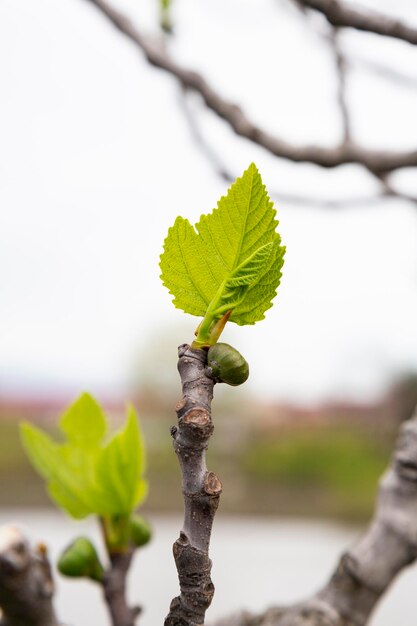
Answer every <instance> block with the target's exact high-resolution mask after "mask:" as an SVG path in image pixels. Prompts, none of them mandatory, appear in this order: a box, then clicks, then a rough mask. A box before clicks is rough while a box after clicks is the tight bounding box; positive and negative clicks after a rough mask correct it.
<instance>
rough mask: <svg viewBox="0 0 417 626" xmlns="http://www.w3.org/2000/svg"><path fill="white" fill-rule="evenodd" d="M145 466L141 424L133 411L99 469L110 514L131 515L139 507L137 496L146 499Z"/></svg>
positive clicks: (103, 453)
mask: <svg viewBox="0 0 417 626" xmlns="http://www.w3.org/2000/svg"><path fill="white" fill-rule="evenodd" d="M144 462H145V459H144V447H143V440H142V437H141V434H140V431H139V426H138V420H137V417H136V413H135V411H134V409H133V408H132V407H130V408H129V411H128V416H127V420H126V424H125V426H124V427H123V428H122V429H121V430H120V431H118V432H117V433H116V434H115V435H113V437H112V438H111V440H110V441H109V443H108V444H107V445H106V446H105V447H104V448H103V450H102V451H101V453H100V456H99V458H98V460H97V465H96V477H97V481H98V482H99V483H100V485H101V486H102V488H103V491H105V493H106V497H107V506H108V512H109V514H111V515H124V514H129V513H130V512H131V511H132V510H133V509H134V508H135V506H136V505H137V504H138V503H139V500H138V493H139V495H140V497H141V499H143V497H144V496H145V490H144V487H143V486H142V485H143V484H146V483H145V481H144V480H143V479H142V474H143V470H144Z"/></svg>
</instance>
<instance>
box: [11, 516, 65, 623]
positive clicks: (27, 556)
mask: <svg viewBox="0 0 417 626" xmlns="http://www.w3.org/2000/svg"><path fill="white" fill-rule="evenodd" d="M53 594H54V583H53V580H52V574H51V567H50V564H49V561H48V558H47V555H46V549H45V548H44V546H38V547H37V548H35V549H33V548H31V547H30V545H29V543H28V541H27V540H26V539H25V537H24V536H23V534H22V533H21V531H20V530H18V529H17V528H15V527H13V526H4V527H2V528H1V529H0V607H1V612H0V623H1V625H2V626H59V622H58V619H57V617H56V614H55V611H54V607H53V604H52V597H53Z"/></svg>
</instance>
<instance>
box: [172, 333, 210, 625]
mask: <svg viewBox="0 0 417 626" xmlns="http://www.w3.org/2000/svg"><path fill="white" fill-rule="evenodd" d="M178 355H179V361H178V370H179V372H180V377H181V382H182V391H183V397H182V399H181V400H180V401H179V402H178V404H177V406H176V411H177V415H178V427H173V429H172V431H171V434H172V437H173V440H174V449H175V452H176V453H177V456H178V460H179V463H180V466H181V472H182V481H183V482H182V490H183V496H184V509H185V510H184V525H183V528H182V531H181V533H180V536H179V539H177V541H176V542H175V543H174V558H175V563H176V566H177V570H178V577H179V582H180V588H181V594H180V595H179V596H178V597H176V598H174V599H173V600H172V602H171V607H170V612H169V614H168V616H167V618H166V619H165V626H201V625H202V624H204V618H205V613H206V610H207V609H208V607H209V606H210V604H211V601H212V598H213V594H214V585H213V583H212V580H211V577H210V571H211V561H210V559H209V556H208V551H209V544H210V535H211V529H212V525H213V520H214V515H215V513H216V510H217V507H218V504H219V498H220V493H221V490H222V485H221V482H220V480H219V478H218V477H217V476H216V474H214V473H213V472H209V471H208V470H207V466H206V458H205V455H206V449H207V446H208V442H209V439H210V436H211V435H212V433H213V423H212V419H211V401H212V398H213V387H214V384H215V383H214V381H213V380H212V379H211V378H209V377H208V376H207V375H206V372H205V368H206V361H207V353H206V351H205V350H201V349H197V350H193V349H192V348H190V346H188V345H186V344H184V345H182V346H180V347H179V349H178Z"/></svg>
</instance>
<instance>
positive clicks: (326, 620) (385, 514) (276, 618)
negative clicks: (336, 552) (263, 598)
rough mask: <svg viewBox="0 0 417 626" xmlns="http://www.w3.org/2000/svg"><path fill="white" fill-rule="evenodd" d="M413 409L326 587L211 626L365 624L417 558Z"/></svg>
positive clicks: (416, 452)
mask: <svg viewBox="0 0 417 626" xmlns="http://www.w3.org/2000/svg"><path fill="white" fill-rule="evenodd" d="M416 510H417V410H416V412H415V413H414V417H413V418H412V419H410V420H409V421H407V422H405V423H404V424H403V426H402V427H401V430H400V434H399V438H398V441H397V445H396V448H395V451H394V454H393V457H392V460H391V464H390V466H389V468H388V470H387V471H386V473H385V474H384V476H383V477H382V479H381V482H380V488H379V496H378V502H377V507H376V512H375V516H374V519H373V520H372V522H371V524H370V526H369V528H368V530H367V531H366V532H365V534H364V535H363V537H362V538H361V539H360V541H359V542H358V543H357V544H356V545H355V546H353V547H352V548H351V549H350V550H348V551H347V552H346V553H345V554H344V555H343V556H342V557H341V559H340V561H339V564H338V566H337V568H336V570H335V572H334V573H333V575H332V577H331V578H330V580H329V582H328V583H327V584H326V585H325V587H324V588H323V589H322V590H321V591H319V592H318V593H317V594H316V595H315V596H313V597H312V598H310V599H308V600H307V601H305V602H302V603H300V604H298V605H295V606H292V607H289V608H282V607H280V608H272V609H269V610H268V611H266V612H265V613H263V614H262V615H256V616H254V615H250V614H249V613H237V614H235V615H233V616H231V617H230V618H226V619H224V620H220V621H218V622H216V626H364V625H365V624H366V623H367V622H368V620H369V618H370V616H371V614H372V612H373V609H374V607H375V605H376V603H377V602H378V600H379V599H380V598H381V596H382V595H383V594H384V593H385V591H386V590H387V589H388V587H389V586H390V585H391V583H392V582H393V580H394V579H395V577H396V576H397V574H399V572H401V571H402V570H403V569H404V568H405V567H407V566H408V565H411V564H412V563H414V562H415V561H416V559H417V543H416V537H417V515H416Z"/></svg>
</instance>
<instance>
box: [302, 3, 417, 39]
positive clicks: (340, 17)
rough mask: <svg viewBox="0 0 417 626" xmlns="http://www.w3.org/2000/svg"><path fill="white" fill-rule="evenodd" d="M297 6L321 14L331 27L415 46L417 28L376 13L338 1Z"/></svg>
mask: <svg viewBox="0 0 417 626" xmlns="http://www.w3.org/2000/svg"><path fill="white" fill-rule="evenodd" d="M296 1H297V2H298V3H299V4H301V5H304V6H306V7H308V8H310V9H314V10H315V11H318V12H319V13H322V14H323V15H324V16H325V18H326V19H327V21H328V22H329V23H330V24H332V25H333V26H338V27H341V28H354V29H356V30H361V31H365V32H368V33H374V34H375V35H382V36H383V37H391V38H393V39H399V40H401V41H406V42H407V43H410V44H412V45H414V46H415V45H417V28H413V27H412V26H408V25H407V24H405V23H404V22H402V21H401V20H398V19H395V18H391V17H388V16H386V15H383V14H382V13H377V12H376V11H368V10H366V9H363V8H361V9H358V8H356V7H353V6H350V5H349V4H344V3H343V2H338V0H296Z"/></svg>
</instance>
